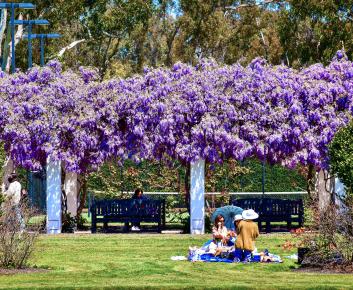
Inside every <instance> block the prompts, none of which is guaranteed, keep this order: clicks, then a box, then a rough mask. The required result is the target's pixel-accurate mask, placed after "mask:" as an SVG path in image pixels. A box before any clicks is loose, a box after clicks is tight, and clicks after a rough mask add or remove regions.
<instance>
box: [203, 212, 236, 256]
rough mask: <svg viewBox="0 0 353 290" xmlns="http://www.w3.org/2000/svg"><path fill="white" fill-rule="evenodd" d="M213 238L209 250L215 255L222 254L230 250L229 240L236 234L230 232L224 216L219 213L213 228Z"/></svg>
mask: <svg viewBox="0 0 353 290" xmlns="http://www.w3.org/2000/svg"><path fill="white" fill-rule="evenodd" d="M212 234H213V240H212V242H211V243H210V244H209V247H208V252H209V253H211V254H214V255H215V256H217V255H219V254H221V253H222V252H223V251H228V250H229V249H228V248H229V240H230V238H231V237H232V236H233V235H234V233H232V232H228V230H227V227H226V226H225V225H224V217H223V216H222V215H218V216H217V217H216V219H215V225H214V226H213V228H212Z"/></svg>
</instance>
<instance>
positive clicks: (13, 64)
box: [10, 3, 16, 73]
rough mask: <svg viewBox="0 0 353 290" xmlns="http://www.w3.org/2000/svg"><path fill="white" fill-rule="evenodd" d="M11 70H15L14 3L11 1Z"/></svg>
mask: <svg viewBox="0 0 353 290" xmlns="http://www.w3.org/2000/svg"><path fill="white" fill-rule="evenodd" d="M10 25H11V49H12V51H11V71H12V73H14V72H15V70H16V63H15V4H14V3H11V23H10Z"/></svg>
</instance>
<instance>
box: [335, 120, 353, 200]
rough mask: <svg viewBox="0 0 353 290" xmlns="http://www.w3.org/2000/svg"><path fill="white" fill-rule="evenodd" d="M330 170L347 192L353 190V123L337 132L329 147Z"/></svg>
mask: <svg viewBox="0 0 353 290" xmlns="http://www.w3.org/2000/svg"><path fill="white" fill-rule="evenodd" d="M329 159H330V169H331V171H332V173H334V174H337V176H338V177H339V178H340V179H341V180H342V182H343V183H344V185H345V186H346V188H347V191H348V192H349V193H351V194H352V190H353V122H351V123H350V124H349V125H348V126H347V127H345V128H342V129H341V130H339V131H338V132H337V133H336V135H335V137H334V138H333V140H332V142H331V144H330V145H329Z"/></svg>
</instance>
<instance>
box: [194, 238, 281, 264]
mask: <svg viewBox="0 0 353 290" xmlns="http://www.w3.org/2000/svg"><path fill="white" fill-rule="evenodd" d="M211 242H212V240H208V241H207V242H206V243H205V244H203V245H202V247H201V248H197V247H191V248H189V255H188V260H189V261H192V262H224V263H237V262H238V260H237V259H235V258H234V250H235V249H234V244H233V246H230V247H226V248H225V251H224V252H222V253H221V254H220V255H218V256H215V255H214V254H212V253H209V252H208V246H209V244H210V243H211ZM248 262H250V263H259V262H264V263H269V262H271V263H282V259H281V257H280V256H278V255H275V254H272V253H269V252H268V251H267V250H264V251H262V252H258V251H257V249H255V250H254V251H253V252H252V254H251V257H249V261H248Z"/></svg>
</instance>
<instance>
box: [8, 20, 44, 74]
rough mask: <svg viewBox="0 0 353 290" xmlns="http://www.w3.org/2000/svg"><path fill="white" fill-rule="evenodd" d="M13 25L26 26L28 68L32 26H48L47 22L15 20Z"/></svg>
mask: <svg viewBox="0 0 353 290" xmlns="http://www.w3.org/2000/svg"><path fill="white" fill-rule="evenodd" d="M15 25H27V28H28V29H27V34H28V68H29V69H30V68H31V67H32V35H33V34H32V26H33V25H49V21H48V20H45V19H35V20H15Z"/></svg>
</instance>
